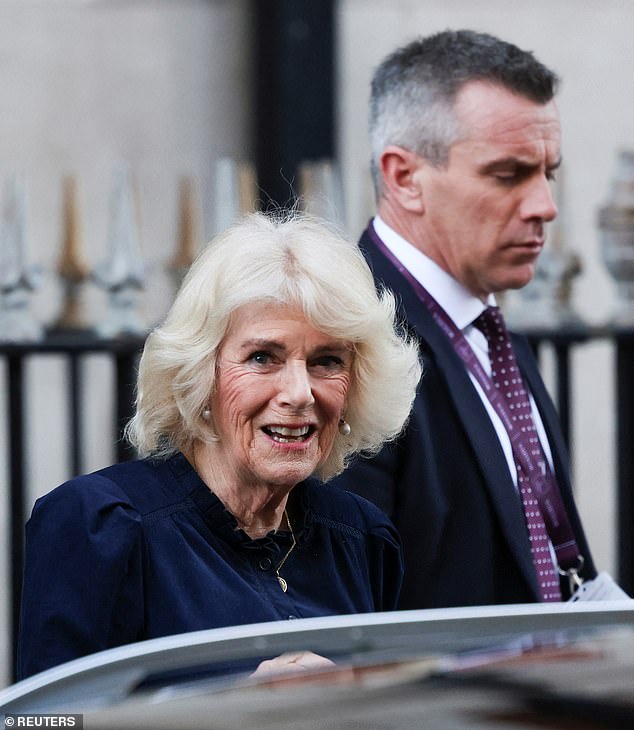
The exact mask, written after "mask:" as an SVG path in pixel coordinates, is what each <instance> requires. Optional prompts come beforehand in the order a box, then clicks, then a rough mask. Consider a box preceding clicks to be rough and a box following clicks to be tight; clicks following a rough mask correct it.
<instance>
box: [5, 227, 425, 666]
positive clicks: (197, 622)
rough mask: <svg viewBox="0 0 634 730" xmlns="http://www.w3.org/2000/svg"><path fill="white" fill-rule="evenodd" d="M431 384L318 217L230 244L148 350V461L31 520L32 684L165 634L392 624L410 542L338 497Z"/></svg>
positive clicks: (190, 283) (203, 266)
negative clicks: (361, 455)
mask: <svg viewBox="0 0 634 730" xmlns="http://www.w3.org/2000/svg"><path fill="white" fill-rule="evenodd" d="M419 376H420V367H419V363H418V356H417V351H416V348H415V346H414V345H412V344H410V343H409V342H408V341H406V340H405V339H403V338H402V337H400V336H399V335H398V334H397V333H396V331H395V329H394V304H393V301H392V298H391V295H389V294H388V293H385V292H384V293H382V294H381V295H378V294H377V293H376V291H375V287H374V283H373V280H372V276H371V274H370V271H369V269H368V268H367V265H366V264H365V262H364V260H363V258H362V256H361V254H360V253H359V251H358V249H357V248H356V246H355V245H353V244H351V243H349V242H348V241H346V240H344V239H342V238H340V237H339V236H338V235H336V234H334V233H333V232H332V231H330V230H329V229H328V228H327V227H325V226H324V225H323V224H321V223H318V222H316V221H313V220H311V219H309V218H306V217H301V216H291V217H288V218H281V217H279V218H273V217H267V216H264V215H262V214H255V215H252V216H249V217H247V218H246V219H245V220H244V221H242V222H240V223H238V224H237V225H235V226H234V227H232V228H230V229H229V230H228V231H226V232H225V233H224V234H222V235H220V236H219V237H218V238H217V239H216V240H215V241H214V242H212V244H211V245H209V246H208V247H207V248H206V249H205V250H204V251H203V253H202V254H201V255H200V256H199V258H198V259H197V261H196V262H195V263H194V264H193V266H192V268H191V270H190V272H189V274H188V276H187V278H186V279H185V281H184V283H183V286H182V287H181V290H180V292H179V293H178V295H177V297H176V300H175V302H174V304H173V306H172V308H171V310H170V312H169V314H168V316H167V318H166V320H165V322H164V323H163V324H162V325H161V326H159V327H157V328H156V329H155V330H154V331H153V332H152V333H151V334H150V336H149V337H148V339H147V342H146V344H145V349H144V352H143V356H142V358H141V362H140V369H139V377H138V397H137V407H136V415H135V416H134V418H133V419H132V421H131V422H130V424H129V425H128V429H127V435H128V437H129V439H130V441H131V442H132V444H134V446H135V447H136V448H137V449H138V452H139V454H140V455H141V456H142V457H144V458H142V459H141V460H138V461H131V462H128V463H122V464H117V465H115V466H111V467H108V468H106V469H103V470H101V471H98V472H96V473H94V474H90V475H88V476H81V477H78V478H75V479H72V480H71V481H69V482H67V483H66V484H63V485H62V486H60V487H58V488H57V489H55V490H53V491H52V492H50V493H49V494H48V495H46V496H45V497H43V498H42V499H40V500H38V501H37V503H36V505H35V507H34V509H33V514H32V516H31V519H30V520H29V523H28V525H27V546H26V569H25V576H24V591H23V605H22V617H21V632H20V639H19V657H18V665H19V669H18V671H19V674H20V676H21V677H24V676H27V675H30V674H33V673H34V672H38V671H41V670H43V669H45V668H47V667H50V666H52V665H55V664H59V663H61V662H64V661H67V660H70V659H73V658H76V657H79V656H82V655H85V654H89V653H92V652H95V651H99V650H102V649H106V648H109V647H114V646H118V645H121V644H127V643H130V642H135V641H139V640H142V639H149V638H153V637H158V636H164V635H167V634H175V633H180V632H185V631H193V630H198V629H207V628H215V627H220V626H227V625H235V624H243V623H252V622H260V621H274V620H280V619H291V618H296V617H311V616H323V615H329V614H349V613H357V612H369V611H381V610H389V609H393V608H394V607H395V605H396V599H397V594H398V591H399V586H400V581H401V570H402V566H401V555H400V546H399V542H398V539H397V536H396V535H395V532H394V529H393V527H392V526H391V524H390V523H389V521H388V519H387V518H386V517H385V516H384V515H383V514H382V513H381V512H379V511H378V510H377V508H375V507H374V506H372V505H371V504H370V503H369V502H366V501H364V500H363V499H362V498H360V497H358V496H356V495H353V494H351V493H348V492H344V491H342V490H339V489H335V488H328V486H327V485H324V484H323V482H325V481H327V480H328V479H329V478H330V477H332V476H334V475H335V474H337V473H338V472H340V471H341V470H342V469H343V468H344V467H345V465H346V461H347V460H348V459H349V458H350V456H351V455H353V454H355V453H357V452H366V453H367V452H370V453H371V452H375V451H376V450H377V449H378V448H379V447H380V446H381V444H382V443H383V442H384V441H385V440H386V439H391V438H394V437H395V436H396V435H397V434H398V433H399V431H400V430H401V429H402V427H403V424H404V422H405V420H406V418H407V416H408V413H409V410H410V406H411V403H412V400H413V397H414V391H415V388H416V384H417V381H418V379H419ZM313 476H314V477H317V478H318V479H314V478H311V477H313ZM309 478H310V479H309ZM288 661H289V662H292V661H293V659H292V658H290V659H288Z"/></svg>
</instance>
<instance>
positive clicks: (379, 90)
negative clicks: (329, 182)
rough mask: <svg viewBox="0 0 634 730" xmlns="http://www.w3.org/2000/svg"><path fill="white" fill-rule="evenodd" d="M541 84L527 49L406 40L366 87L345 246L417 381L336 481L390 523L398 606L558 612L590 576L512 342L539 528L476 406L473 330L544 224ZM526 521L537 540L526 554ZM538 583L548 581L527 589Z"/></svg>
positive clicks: (547, 129)
mask: <svg viewBox="0 0 634 730" xmlns="http://www.w3.org/2000/svg"><path fill="white" fill-rule="evenodd" d="M557 81H558V80H557V77H556V76H555V74H554V73H553V72H552V71H550V70H549V69H547V68H546V67H545V66H543V65H542V64H541V63H540V62H538V61H537V60H536V59H535V58H534V57H533V55H532V54H531V53H528V52H525V51H522V50H520V49H519V48H517V47H515V46H513V45H511V44H508V43H505V42H503V41H501V40H499V39H497V38H494V37H492V36H490V35H486V34H479V33H474V32H471V31H457V32H455V31H446V32H444V33H439V34H435V35H433V36H430V37H428V38H422V39H419V40H417V41H415V42H413V43H411V44H409V45H408V46H405V47H404V48H402V49H399V50H397V51H396V52H394V53H393V54H391V55H390V56H388V57H387V58H386V59H385V60H384V61H383V63H382V64H381V65H380V66H379V67H378V69H377V70H376V72H375V75H374V77H373V81H372V93H371V100H370V139H371V144H372V171H373V177H374V184H375V189H376V196H377V216H376V217H375V218H374V219H373V220H372V221H371V222H370V225H369V227H368V229H367V230H366V232H365V233H364V234H363V237H362V239H361V247H362V249H363V250H364V252H365V255H366V257H367V259H368V261H369V263H370V265H371V267H372V270H373V272H374V276H375V278H376V281H377V283H378V284H380V285H384V286H387V287H388V288H390V289H391V290H393V291H394V292H395V293H396V295H397V300H398V303H399V307H400V314H401V316H402V319H403V321H404V326H406V327H407V329H408V330H409V331H410V332H411V333H412V335H413V336H414V337H416V338H417V339H418V341H419V342H420V351H421V356H422V360H423V368H424V373H423V377H422V380H421V384H420V389H419V393H418V396H417V399H416V402H415V405H414V409H413V412H412V416H411V419H410V422H409V425H408V428H407V430H406V432H405V433H404V434H403V435H402V436H401V437H400V438H399V440H398V441H396V442H394V443H392V444H390V445H389V446H388V447H386V448H384V449H383V451H382V452H381V453H379V454H378V455H377V456H375V457H373V458H368V459H360V460H357V461H356V462H355V463H354V464H352V465H351V467H350V468H349V469H347V470H346V471H345V472H344V473H343V474H342V475H341V476H340V477H338V479H337V480H336V481H337V482H338V483H339V484H342V485H343V486H345V487H346V488H348V489H351V490H353V491H356V492H358V493H360V494H362V495H364V496H366V497H368V498H370V499H371V500H373V501H374V502H376V503H377V504H378V505H379V506H381V507H382V508H383V509H385V510H386V511H387V513H388V514H389V515H390V516H391V517H392V519H393V520H394V522H395V525H396V527H397V529H398V530H399V532H400V534H401V537H402V539H403V543H404V551H405V564H406V576H405V582H404V586H403V592H402V597H401V607H402V608H429V607H442V606H465V605H483V604H501V603H524V602H533V601H541V600H566V599H567V598H568V597H569V596H570V593H571V586H573V587H574V582H576V583H578V582H579V581H580V580H581V579H583V578H586V579H588V578H592V577H594V576H595V575H596V571H595V568H594V565H593V561H592V557H591V555H590V551H589V548H588V545H587V543H586V539H585V537H584V534H583V529H582V526H581V523H580V520H579V516H578V514H577V510H576V508H575V504H574V500H573V494H572V490H571V485H570V472H569V460H568V454H567V452H566V447H565V444H564V440H563V437H562V434H561V431H560V427H559V424H558V419H557V414H556V412H555V409H554V407H553V404H552V402H551V400H550V398H549V396H548V394H547V392H546V389H545V387H544V384H543V382H542V379H541V377H540V375H539V372H538V370H537V365H536V362H535V360H534V358H533V356H532V353H531V351H530V349H529V347H528V344H527V342H526V341H525V340H524V339H522V338H520V337H517V336H515V335H513V336H512V346H511V345H509V347H512V351H513V353H514V356H515V360H516V362H517V365H518V366H519V370H520V371H521V380H522V383H523V386H524V391H523V392H524V396H523V397H524V402H525V403H526V407H527V408H528V412H529V413H532V422H531V429H532V431H531V433H532V434H534V439H533V440H534V443H535V444H536V443H537V439H539V442H540V443H539V445H538V447H537V448H535V449H534V450H533V451H532V453H533V454H537V453H539V456H538V457H537V460H538V462H539V467H540V469H541V472H542V473H543V475H545V476H544V477H543V478H546V477H547V478H549V479H551V483H552V484H554V487H553V489H552V490H551V492H550V494H551V495H554V497H556V504H555V513H554V517H553V515H550V519H549V515H548V514H547V513H549V512H551V511H552V510H551V507H552V503H551V502H550V501H547V502H546V504H544V503H543V502H540V503H539V505H537V501H536V500H533V502H535V504H534V505H533V506H531V504H532V503H531V501H529V502H526V501H525V491H524V487H523V486H522V479H523V478H524V475H525V473H526V471H527V469H526V466H525V464H524V462H521V461H520V462H518V458H519V457H520V456H521V454H518V452H519V451H521V449H518V448H517V445H516V440H515V437H516V434H515V432H514V431H513V430H512V429H513V428H515V426H512V427H508V428H507V421H506V420H505V418H506V417H505V413H508V414H512V411H508V410H507V411H500V410H499V408H498V406H496V405H495V403H493V402H492V400H491V399H490V398H489V396H488V395H487V392H488V387H489V386H488V385H487V383H488V382H491V380H490V378H491V377H493V376H492V365H491V360H490V359H489V342H488V340H487V338H486V337H485V334H483V331H481V330H480V329H479V327H478V325H477V322H476V324H474V321H476V320H478V318H479V316H480V315H481V314H482V313H483V311H484V310H485V309H487V308H492V309H491V310H490V311H498V310H496V309H495V294H496V293H498V292H502V291H504V290H506V289H516V288H519V287H522V286H524V285H526V284H528V282H529V281H530V280H531V278H532V276H533V273H534V269H535V264H536V261H537V258H538V255H539V253H540V251H541V250H542V248H543V246H544V243H545V229H546V224H547V223H548V222H549V221H551V220H553V219H554V218H555V216H556V214H557V209H556V207H555V204H554V202H553V198H552V196H551V190H550V180H551V179H552V178H553V177H554V175H555V171H556V169H557V167H558V166H559V164H560V124H559V116H558V112H557V107H556V105H555V102H554V95H555V92H556V86H557ZM478 363H479V365H478ZM494 365H495V363H494ZM478 369H480V370H482V369H483V370H485V371H486V374H485V375H484V376H482V375H478V373H477V372H476V370H478ZM502 372H504V370H502ZM504 382H505V383H507V381H504ZM508 395H509V397H511V398H512V395H513V394H511V393H509V394H508ZM509 402H510V405H508V404H507V405H505V406H504V408H507V409H508V408H511V409H513V408H514V407H517V406H515V405H514V401H513V400H511V401H509ZM500 407H501V406H500ZM526 417H527V418H531V416H526ZM520 418H522V416H520ZM508 420H510V419H508ZM350 425H351V426H352V427H353V428H354V424H352V423H351V424H350ZM509 428H510V429H511V430H509ZM521 430H522V431H524V430H525V429H524V428H522V429H521ZM512 444H513V445H512ZM518 464H519V465H518ZM528 468H529V469H532V468H533V466H532V465H531V464H529V467H528ZM522 471H524V475H522V474H521V472H522ZM518 473H520V479H519V481H518ZM535 473H536V472H535ZM540 484H541V486H540V485H538V486H537V488H536V489H537V492H541V491H543V482H540ZM520 493H521V494H522V497H520ZM529 496H530V489H529ZM533 496H535V487H534V491H533ZM537 496H539V494H538V495H537ZM527 505H528V506H527ZM540 510H541V512H540ZM542 513H543V514H542ZM535 522H540V524H541V525H542V526H543V527H544V528H545V530H546V532H544V535H543V539H544V540H545V545H546V547H542V548H539V549H537V550H536V549H535V543H533V542H532V541H533V540H537V539H539V538H536V537H533V534H532V533H530V530H531V529H533V528H534V527H535V525H534V524H533V523H535ZM560 522H564V523H566V526H567V533H566V534H565V535H564V540H562V539H561V535H560V534H558V533H557V530H556V529H555V528H556V527H557V526H558V524H559V523H560ZM553 523H554V524H555V527H553ZM529 533H530V534H529ZM568 538H570V539H568ZM570 541H572V544H573V546H574V548H573V550H574V552H573V554H572V561H569V562H568V563H567V564H565V565H563V572H564V573H565V572H566V571H567V572H568V578H573V579H575V580H574V581H570V580H568V579H566V577H565V575H563V574H562V576H561V580H560V579H559V569H560V568H562V566H561V565H559V562H562V563H563V560H562V558H561V555H562V554H563V553H561V552H560V550H559V548H560V547H561V545H560V543H562V542H566V543H568V542H570ZM540 550H541V551H542V552H541V553H540V552H539V551H540ZM568 557H570V556H568ZM546 570H548V571H550V575H551V577H552V576H554V578H551V582H550V583H548V582H546V581H545V579H542V578H540V577H539V576H541V575H542V573H544V572H545V571H546ZM540 581H542V582H540ZM542 583H543V584H544V585H546V586H549V585H550V586H553V589H552V592H550V593H549V591H550V590H551V589H550V588H546V592H544V590H543V588H542ZM557 584H558V585H557Z"/></svg>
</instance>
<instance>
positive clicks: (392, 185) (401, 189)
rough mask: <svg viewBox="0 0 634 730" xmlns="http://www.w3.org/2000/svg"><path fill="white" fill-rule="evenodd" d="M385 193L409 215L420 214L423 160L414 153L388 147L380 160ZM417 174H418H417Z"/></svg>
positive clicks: (422, 207)
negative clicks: (409, 213)
mask: <svg viewBox="0 0 634 730" xmlns="http://www.w3.org/2000/svg"><path fill="white" fill-rule="evenodd" d="M379 162H380V166H381V176H382V178H383V187H384V190H385V193H386V194H387V195H389V196H390V197H391V198H392V199H393V200H395V201H396V202H397V203H398V204H399V205H400V206H401V207H402V208H404V209H405V210H408V211H410V212H411V213H422V212H423V211H424V206H423V190H422V176H421V175H420V168H421V167H422V166H423V165H424V164H425V163H424V160H423V159H422V158H421V157H419V155H417V154H416V153H414V152H410V150H406V149H404V148H403V147H398V146H397V145H389V146H388V147H386V148H385V149H384V150H383V153H382V154H381V159H380V161H379ZM417 173H418V174H417Z"/></svg>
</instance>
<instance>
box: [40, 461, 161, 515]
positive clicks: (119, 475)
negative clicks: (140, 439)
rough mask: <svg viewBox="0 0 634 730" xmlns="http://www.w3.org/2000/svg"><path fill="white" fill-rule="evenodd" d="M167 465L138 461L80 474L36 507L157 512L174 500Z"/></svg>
mask: <svg viewBox="0 0 634 730" xmlns="http://www.w3.org/2000/svg"><path fill="white" fill-rule="evenodd" d="M171 481H173V480H172V477H171V471H170V470H169V468H168V463H167V462H165V461H156V460H153V459H139V460H132V461H127V462H122V463H119V464H113V465H111V466H107V467H105V468H103V469H99V470H98V471H94V472H91V473H89V474H81V475H79V476H76V477H73V478H72V479H69V480H68V481H66V482H64V483H63V484H61V485H60V486H58V487H55V488H54V489H53V490H51V491H50V492H48V493H47V494H45V495H44V496H42V497H40V498H39V499H38V500H37V502H36V508H37V509H41V508H43V507H46V508H47V510H51V509H69V508H70V507H71V505H75V507H76V508H80V509H89V510H97V511H103V510H105V509H107V508H115V507H121V508H123V510H126V511H128V512H136V513H138V514H139V515H143V514H146V513H148V512H152V511H155V510H156V509H160V508H161V507H162V506H164V504H165V503H166V502H167V501H168V500H169V498H170V496H172V499H173V491H174V490H173V489H170V482H171Z"/></svg>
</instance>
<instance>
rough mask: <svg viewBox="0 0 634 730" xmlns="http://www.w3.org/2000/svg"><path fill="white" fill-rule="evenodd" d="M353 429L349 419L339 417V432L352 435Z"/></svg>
mask: <svg viewBox="0 0 634 730" xmlns="http://www.w3.org/2000/svg"><path fill="white" fill-rule="evenodd" d="M351 431H352V429H351V428H350V424H349V423H348V421H345V420H344V419H343V418H341V419H339V433H340V434H341V435H342V436H350V432H351Z"/></svg>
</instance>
